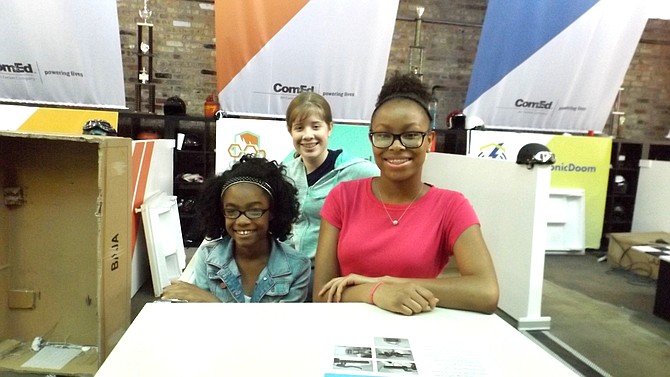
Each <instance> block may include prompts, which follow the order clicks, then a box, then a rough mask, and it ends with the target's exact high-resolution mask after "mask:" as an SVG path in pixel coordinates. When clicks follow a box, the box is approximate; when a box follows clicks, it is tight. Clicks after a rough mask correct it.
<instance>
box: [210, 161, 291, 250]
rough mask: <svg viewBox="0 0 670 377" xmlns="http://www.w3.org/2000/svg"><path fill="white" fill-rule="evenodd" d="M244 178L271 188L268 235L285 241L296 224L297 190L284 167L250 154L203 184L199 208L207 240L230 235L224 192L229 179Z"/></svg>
mask: <svg viewBox="0 0 670 377" xmlns="http://www.w3.org/2000/svg"><path fill="white" fill-rule="evenodd" d="M243 176H244V177H252V178H256V179H259V180H261V181H263V182H265V183H267V184H268V185H270V187H271V188H272V196H273V198H272V199H271V200H270V213H271V214H272V219H271V220H270V227H269V232H270V233H271V234H272V236H273V237H274V238H276V239H278V240H279V241H284V240H286V239H287V238H288V236H289V234H290V233H291V227H292V225H293V223H294V222H295V221H296V220H297V219H298V214H299V210H300V204H299V203H298V190H297V189H296V188H295V187H294V186H293V184H292V182H291V180H290V179H289V178H288V177H286V173H285V168H284V166H283V165H278V164H277V163H276V162H275V161H268V160H267V159H265V158H262V157H254V156H253V155H250V154H249V155H244V156H242V158H240V160H239V161H238V162H236V163H235V164H234V165H233V166H232V167H231V168H230V169H228V170H226V171H225V172H223V173H221V174H220V175H217V176H214V177H212V178H209V179H207V180H206V181H205V183H204V184H203V187H202V191H201V192H200V198H199V200H198V202H197V208H198V213H199V214H200V224H201V227H202V230H203V232H204V235H205V238H207V239H216V238H219V237H222V236H224V235H226V234H227V232H226V228H225V218H224V217H223V207H222V203H221V189H222V188H223V186H224V184H225V183H226V182H228V181H229V180H230V179H232V178H235V177H243Z"/></svg>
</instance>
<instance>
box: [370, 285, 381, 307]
mask: <svg viewBox="0 0 670 377" xmlns="http://www.w3.org/2000/svg"><path fill="white" fill-rule="evenodd" d="M383 283H384V282H383V281H380V282H378V283H377V284H375V286H374V287H372V292H370V303H371V304H372V305H375V292H377V288H379V286H380V285H382V284H383Z"/></svg>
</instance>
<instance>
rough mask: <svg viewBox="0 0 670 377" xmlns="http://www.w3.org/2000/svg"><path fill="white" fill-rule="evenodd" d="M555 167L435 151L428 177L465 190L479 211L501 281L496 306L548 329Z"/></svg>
mask: <svg viewBox="0 0 670 377" xmlns="http://www.w3.org/2000/svg"><path fill="white" fill-rule="evenodd" d="M550 173H551V169H550V168H549V167H543V166H536V167H535V168H533V169H528V168H526V166H524V165H517V164H510V163H509V162H504V161H498V160H491V159H482V158H473V157H466V156H460V155H451V154H443V153H431V154H429V155H428V159H427V161H426V165H425V167H424V171H423V176H424V181H425V182H427V183H431V184H433V185H435V186H438V187H443V188H447V189H450V190H455V191H460V192H462V193H463V194H464V195H465V196H466V197H467V198H468V199H469V200H470V202H471V203H472V205H473V206H474V208H475V211H477V214H478V216H479V219H480V222H481V224H482V232H483V234H484V238H485V240H486V243H487V245H488V247H489V250H490V251H491V255H492V257H493V262H494V264H495V268H496V274H497V276H498V282H499V285H500V302H499V303H498V307H499V308H500V309H501V310H502V311H504V312H505V313H506V314H508V315H509V316H511V317H512V318H513V319H514V320H516V321H517V327H518V328H519V329H521V330H540V329H549V327H550V322H551V318H549V317H543V316H542V315H541V306H542V283H543V279H544V257H545V244H546V234H547V210H548V202H549V200H548V198H549V181H550Z"/></svg>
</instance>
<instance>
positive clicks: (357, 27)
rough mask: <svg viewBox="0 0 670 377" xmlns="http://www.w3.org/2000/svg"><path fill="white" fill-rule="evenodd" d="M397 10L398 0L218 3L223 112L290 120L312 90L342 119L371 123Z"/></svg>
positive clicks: (238, 0)
mask: <svg viewBox="0 0 670 377" xmlns="http://www.w3.org/2000/svg"><path fill="white" fill-rule="evenodd" d="M397 11H398V0H338V1H330V0H311V1H308V0H286V1H270V0H227V1H217V2H216V3H215V17H216V41H217V42H216V67H217V88H219V90H220V93H219V102H220V103H221V109H222V110H224V111H226V112H228V113H231V114H237V115H248V116H261V117H284V116H285V113H286V107H287V106H288V104H289V102H290V101H291V99H293V97H295V96H296V95H297V94H298V93H300V92H302V91H306V90H310V91H314V92H317V93H319V94H321V95H323V96H324V97H325V98H326V99H327V100H328V101H329V102H330V104H331V107H332V110H333V118H334V119H335V120H337V121H346V122H361V121H362V122H369V120H370V116H371V114H372V110H373V108H374V104H375V101H376V96H377V94H378V92H379V89H380V88H381V86H382V84H383V82H384V78H385V76H386V67H387V63H388V58H389V52H390V49H391V39H392V37H393V28H394V26H395V17H396V14H397Z"/></svg>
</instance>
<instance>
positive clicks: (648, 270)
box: [607, 232, 670, 279]
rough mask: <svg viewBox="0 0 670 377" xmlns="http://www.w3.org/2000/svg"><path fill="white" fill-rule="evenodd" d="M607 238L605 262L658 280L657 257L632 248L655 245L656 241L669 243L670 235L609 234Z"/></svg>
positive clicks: (652, 233)
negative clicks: (607, 246)
mask: <svg viewBox="0 0 670 377" xmlns="http://www.w3.org/2000/svg"><path fill="white" fill-rule="evenodd" d="M609 238H610V242H609V248H608V249H607V262H608V263H609V264H610V265H612V266H615V267H621V268H625V269H627V270H630V271H632V272H634V273H636V274H638V275H642V276H646V277H650V278H653V279H658V266H659V264H660V261H659V259H658V257H659V255H658V254H650V253H643V252H640V251H637V250H635V249H634V248H633V246H644V245H657V244H659V243H658V240H664V241H665V242H670V233H665V232H646V233H610V235H609Z"/></svg>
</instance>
